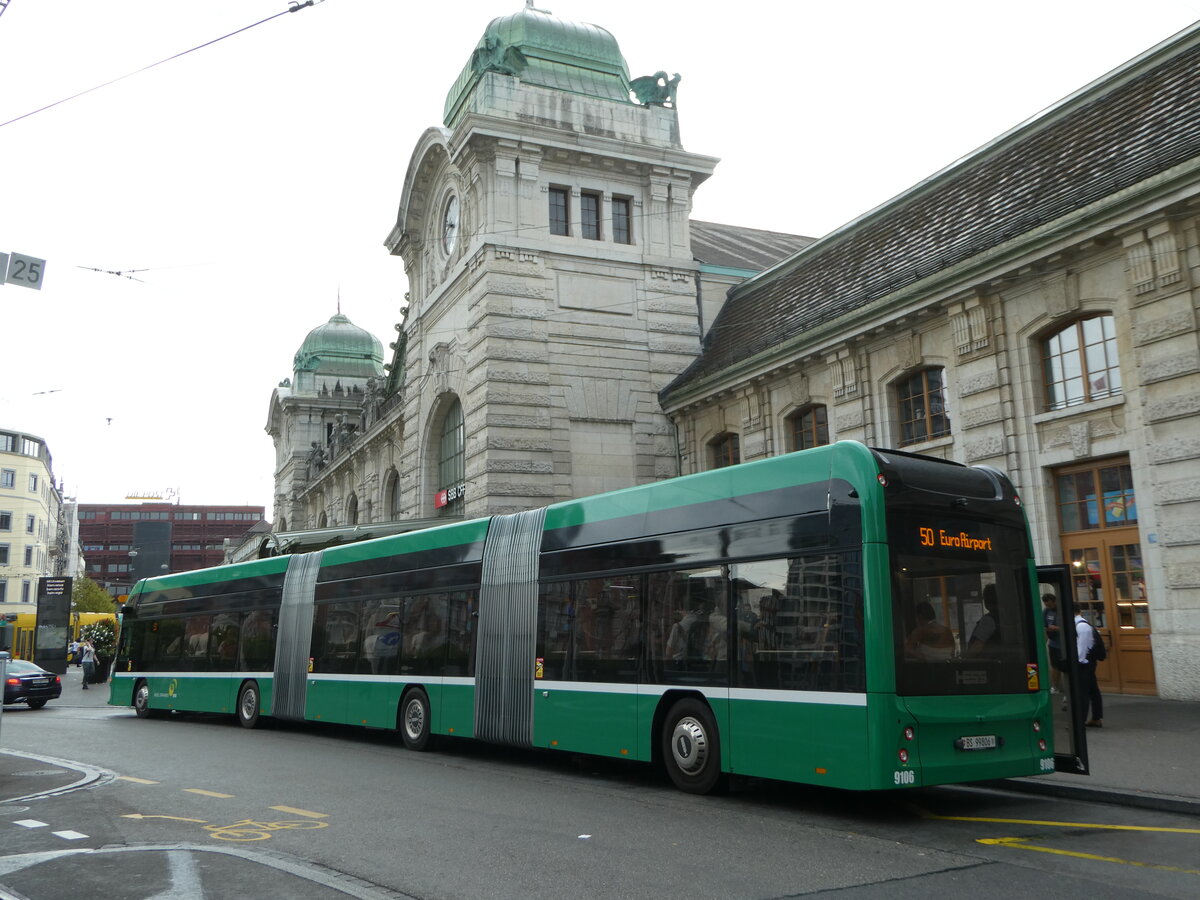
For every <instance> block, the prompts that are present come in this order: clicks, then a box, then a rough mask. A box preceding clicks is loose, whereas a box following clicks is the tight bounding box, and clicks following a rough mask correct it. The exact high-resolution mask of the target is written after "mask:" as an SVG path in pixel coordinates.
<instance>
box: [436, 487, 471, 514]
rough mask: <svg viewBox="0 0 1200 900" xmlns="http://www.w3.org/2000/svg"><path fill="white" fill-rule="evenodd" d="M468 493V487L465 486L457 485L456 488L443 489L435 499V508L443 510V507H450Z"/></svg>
mask: <svg viewBox="0 0 1200 900" xmlns="http://www.w3.org/2000/svg"><path fill="white" fill-rule="evenodd" d="M466 493H467V486H466V485H465V484H456V485H454V487H448V488H443V489H442V490H440V491H438V492H437V494H436V495H435V496H434V498H433V505H434V508H436V509H441V508H442V507H443V506H449V505H450V504H451V503H453V502H454V501H455V500H458V499H460V498H461V497H462V496H463V495H464V494H466Z"/></svg>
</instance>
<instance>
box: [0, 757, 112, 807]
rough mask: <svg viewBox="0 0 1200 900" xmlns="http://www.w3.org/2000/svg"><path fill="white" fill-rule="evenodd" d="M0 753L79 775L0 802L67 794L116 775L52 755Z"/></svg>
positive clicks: (99, 783) (18, 801)
mask: <svg viewBox="0 0 1200 900" xmlns="http://www.w3.org/2000/svg"><path fill="white" fill-rule="evenodd" d="M0 753H2V754H4V755H5V756H14V757H17V758H18V759H31V760H35V761H36V762H40V763H45V764H46V765H50V766H58V767H59V768H61V769H67V770H69V771H73V772H78V773H79V775H80V777H79V778H77V779H76V780H75V781H72V782H71V783H70V784H67V785H64V786H63V787H57V788H51V789H49V790H46V791H35V792H34V793H32V794H23V795H21V796H20V797H4V798H0V803H23V802H25V801H27V800H41V799H44V798H46V797H57V796H58V795H59V794H67V793H70V792H71V791H78V790H81V789H83V788H86V787H92V786H97V785H101V784H107V783H108V782H110V781H112V780H113V779H114V778H116V777H117V773H116V772H110V771H108V769H101V768H99V767H98V766H89V765H87V764H85V763H78V762H72V761H71V760H67V759H58V758H57V757H54V756H41V755H40V754H37V753H23V752H21V751H18V750H0Z"/></svg>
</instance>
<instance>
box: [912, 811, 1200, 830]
mask: <svg viewBox="0 0 1200 900" xmlns="http://www.w3.org/2000/svg"><path fill="white" fill-rule="evenodd" d="M922 815H924V816H925V818H927V819H940V820H942V821H943V822H988V823H992V824H999V825H1039V826H1048V827H1051V828H1099V829H1104V830H1108V831H1158V832H1164V833H1167V834H1200V828H1160V827H1158V826H1156V825H1102V824H1099V823H1097V822H1048V821H1043V820H1041V819H988V818H984V817H982V816H935V815H933V814H932V813H923V814H922Z"/></svg>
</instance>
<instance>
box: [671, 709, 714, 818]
mask: <svg viewBox="0 0 1200 900" xmlns="http://www.w3.org/2000/svg"><path fill="white" fill-rule="evenodd" d="M662 757H663V764H664V765H665V766H666V768H667V774H668V775H670V776H671V781H673V782H675V787H677V788H679V789H680V790H681V791H687V792H688V793H689V794H709V793H711V792H712V791H713V789H714V788H715V787H716V786H717V783H718V781H719V780H720V777H721V738H720V735H719V734H718V733H717V720H716V719H715V718H713V714H712V710H710V709H709V708H708V707H707V706H706V705H705V704H704V703H701V702H700V701H699V700H696V699H694V698H692V697H686V698H684V699H683V700H679V701H678V702H676V703H675V705H673V706H672V707H671V711H670V712H669V713H667V717H666V719H665V720H664V722H663V729H662Z"/></svg>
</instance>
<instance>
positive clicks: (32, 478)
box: [29, 472, 38, 494]
mask: <svg viewBox="0 0 1200 900" xmlns="http://www.w3.org/2000/svg"><path fill="white" fill-rule="evenodd" d="M37 487H38V477H37V473H36V472H30V473H29V491H30V493H33V494H36V493H37Z"/></svg>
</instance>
